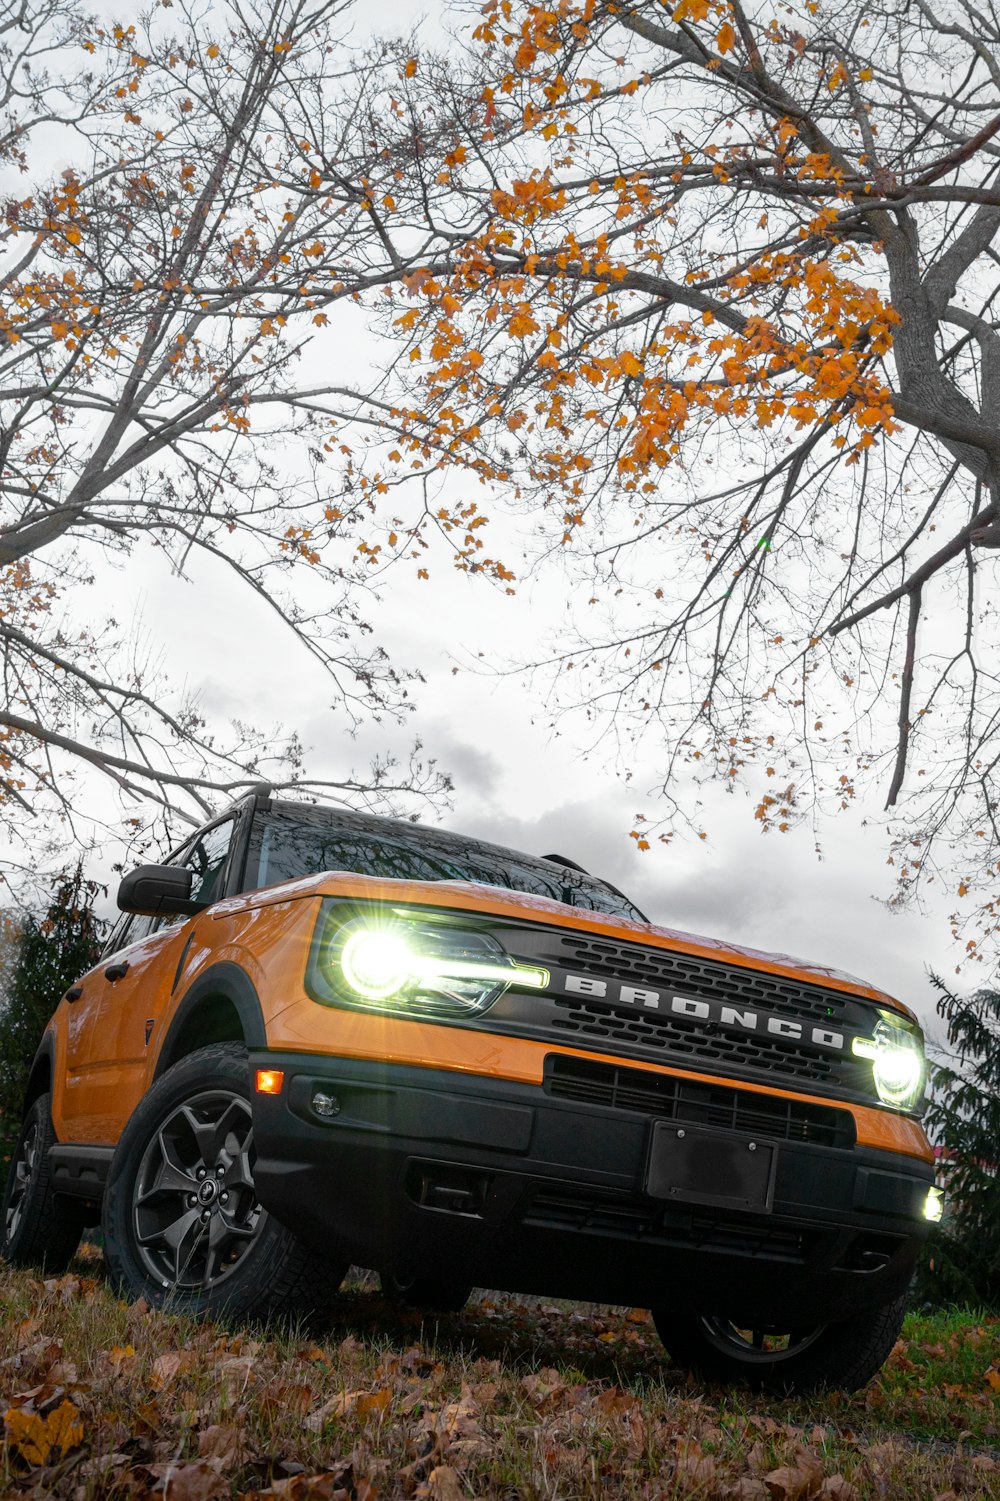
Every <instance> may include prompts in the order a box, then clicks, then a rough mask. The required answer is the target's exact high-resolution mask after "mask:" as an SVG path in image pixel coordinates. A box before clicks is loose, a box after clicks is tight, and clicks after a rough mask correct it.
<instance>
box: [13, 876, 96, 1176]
mask: <svg viewBox="0 0 1000 1501" xmlns="http://www.w3.org/2000/svg"><path fill="white" fill-rule="evenodd" d="M98 890H99V888H98V886H97V885H96V883H95V882H93V881H86V880H84V878H83V872H82V870H81V867H80V866H79V865H78V866H77V867H76V869H75V870H74V871H72V872H70V873H64V874H63V875H62V876H60V877H59V878H58V881H57V884H56V887H55V891H54V892H53V897H52V902H51V904H50V906H49V908H48V911H47V912H46V913H45V914H44V916H43V917H40V918H39V917H35V916H28V917H26V918H25V919H24V920H23V922H22V923H21V924H20V931H19V932H18V933H16V934H15V936H14V939H13V944H14V949H13V958H12V961H11V963H10V965H9V968H8V972H7V977H6V983H5V984H4V987H3V990H4V994H3V1000H2V1002H0V1178H2V1177H3V1176H5V1173H6V1158H7V1157H8V1156H9V1154H10V1150H11V1146H12V1145H13V1142H14V1138H15V1137H16V1136H17V1132H18V1130H19V1128H20V1124H21V1109H22V1104H23V1101H24V1091H25V1087H26V1085H27V1082H28V1075H29V1073H30V1071H31V1064H32V1061H33V1059H34V1056H35V1053H36V1051H37V1049H38V1044H39V1043H40V1042H41V1040H42V1033H43V1032H44V1031H45V1028H46V1026H47V1025H48V1021H49V1018H50V1017H51V1015H52V1013H53V1011H54V1010H55V1008H56V1006H57V1004H58V1002H59V1000H60V997H61V996H62V994H63V992H64V991H65V990H66V989H67V987H68V986H69V985H71V984H72V983H73V981H74V980H75V979H77V978H78V977H79V976H80V975H82V974H83V972H84V971H85V970H88V969H90V967H91V965H93V964H95V963H96V962H97V958H98V955H99V954H100V951H101V943H102V941H103V939H102V931H103V927H104V924H103V923H102V922H101V921H100V919H99V918H97V917H95V915H94V912H93V907H92V903H93V901H94V898H95V897H96V895H97V892H98Z"/></svg>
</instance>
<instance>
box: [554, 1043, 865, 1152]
mask: <svg viewBox="0 0 1000 1501" xmlns="http://www.w3.org/2000/svg"><path fill="white" fill-rule="evenodd" d="M545 1089H546V1091H547V1092H548V1093H549V1094H551V1095H555V1096H556V1097H558V1098H559V1099H564V1100H578V1101H580V1102H581V1103H586V1104H591V1105H608V1106H610V1107H611V1108H612V1109H616V1110H634V1111H638V1112H639V1113H641V1114H643V1115H655V1116H658V1117H659V1118H660V1119H662V1120H675V1121H685V1122H688V1123H690V1124H692V1125H702V1126H715V1127H717V1128H719V1129H721V1130H723V1131H739V1132H747V1133H750V1134H752V1135H754V1136H773V1137H777V1138H778V1139H779V1140H781V1141H805V1142H812V1143H814V1144H816V1145H817V1146H824V1147H852V1146H853V1145H854V1142H855V1139H856V1133H855V1129H854V1117H853V1116H852V1115H851V1113H850V1111H849V1110H836V1109H834V1108H832V1107H830V1106H827V1105H811V1104H808V1103H807V1102H806V1101H803V1100H788V1099H782V1098H780V1097H779V1096H775V1095H765V1094H755V1093H753V1092H751V1091H750V1090H745V1089H727V1088H724V1087H723V1086H721V1085H714V1084H702V1083H699V1082H697V1081H696V1080H692V1079H678V1078H672V1077H671V1076H670V1075H667V1074H654V1073H651V1072H649V1071H647V1070H645V1069H637V1068H619V1067H618V1066H617V1065H615V1064H613V1063H589V1062H587V1061H586V1060H585V1059H580V1058H563V1057H560V1056H558V1055H554V1056H551V1057H549V1058H548V1059H546V1065H545Z"/></svg>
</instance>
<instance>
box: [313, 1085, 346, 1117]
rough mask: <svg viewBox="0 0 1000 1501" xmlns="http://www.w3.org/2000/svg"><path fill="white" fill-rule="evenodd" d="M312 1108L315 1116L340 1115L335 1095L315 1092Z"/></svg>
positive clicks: (338, 1102) (338, 1103)
mask: <svg viewBox="0 0 1000 1501" xmlns="http://www.w3.org/2000/svg"><path fill="white" fill-rule="evenodd" d="M312 1106H313V1109H314V1110H315V1112H316V1114H317V1115H322V1116H327V1117H328V1116H331V1115H339V1114H340V1101H339V1100H338V1099H337V1096H336V1095H335V1094H323V1093H322V1092H321V1091H320V1090H317V1091H316V1093H315V1094H314V1095H313V1099H312Z"/></svg>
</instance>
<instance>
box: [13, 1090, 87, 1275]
mask: <svg viewBox="0 0 1000 1501" xmlns="http://www.w3.org/2000/svg"><path fill="white" fill-rule="evenodd" d="M55 1141H56V1133H55V1131H54V1130H53V1129H52V1100H51V1096H49V1095H47V1094H43V1095H39V1097H38V1099H37V1100H35V1101H34V1102H33V1103H32V1104H31V1105H30V1107H29V1109H28V1112H27V1114H26V1115H25V1117H24V1122H23V1124H22V1126H21V1131H20V1134H19V1135H18V1138H17V1143H16V1145H15V1147H14V1150H13V1152H12V1153H11V1158H10V1167H9V1169H8V1172H7V1186H6V1188H5V1190H4V1196H3V1211H2V1213H0V1256H3V1259H4V1260H5V1261H8V1262H10V1264H11V1265H12V1266H37V1267H41V1268H42V1270H43V1271H46V1272H64V1271H65V1270H66V1268H67V1267H68V1266H69V1264H70V1262H71V1261H72V1260H73V1257H74V1256H75V1255H76V1250H77V1247H78V1246H79V1244H80V1236H81V1235H82V1234H83V1227H84V1224H85V1222H86V1220H87V1219H88V1217H89V1218H90V1219H93V1218H94V1215H93V1211H92V1210H91V1211H90V1212H89V1216H88V1211H87V1210H86V1209H85V1208H84V1206H83V1205H82V1204H79V1205H78V1204H76V1203H74V1201H73V1200H72V1199H67V1198H66V1197H65V1196H64V1195H62V1194H57V1193H54V1192H53V1190H52V1176H51V1172H50V1170H49V1149H50V1147H53V1146H54V1145H55Z"/></svg>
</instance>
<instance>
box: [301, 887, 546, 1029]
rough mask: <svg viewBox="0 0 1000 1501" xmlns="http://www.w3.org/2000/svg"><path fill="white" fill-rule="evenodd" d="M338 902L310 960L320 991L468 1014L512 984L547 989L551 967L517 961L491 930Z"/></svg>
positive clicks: (429, 1013)
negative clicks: (347, 908)
mask: <svg viewBox="0 0 1000 1501" xmlns="http://www.w3.org/2000/svg"><path fill="white" fill-rule="evenodd" d="M341 917H342V909H339V910H338V909H336V908H335V909H333V910H332V911H331V913H330V914H329V916H328V919H327V922H326V923H325V924H324V925H323V927H322V928H321V930H320V933H319V935H318V938H317V943H316V945H315V947H314V951H313V957H312V960H311V961H310V978H311V981H312V985H311V988H312V989H313V991H314V993H316V994H317V998H318V999H322V1000H329V1001H333V1002H340V1003H341V1004H346V1005H350V1006H360V1007H365V1008H371V1009H372V1010H377V1011H391V1012H395V1013H396V1014H397V1015H404V1016H425V1017H433V1016H469V1015H474V1014H475V1013H476V1012H480V1011H485V1010H486V1009H487V1008H488V1007H489V1006H492V1005H493V1003H494V1002H495V1001H496V1000H498V999H499V997H500V996H501V995H503V993H504V991H505V990H507V989H508V988H509V987H510V986H512V985H514V986H517V987H518V988H519V989H523V988H527V989H533V990H540V989H543V988H544V987H545V986H546V985H547V984H548V983H549V973H548V971H547V970H545V969H541V968H539V967H537V966H535V965H530V964H519V963H518V962H517V960H516V959H513V958H512V957H511V956H510V955H509V954H508V953H506V952H505V950H504V949H503V948H502V947H501V945H500V944H499V943H498V942H497V940H496V939H495V938H493V937H492V936H491V935H490V934H489V933H481V932H476V931H475V929H473V928H465V927H462V926H460V925H458V924H456V923H455V922H454V921H450V920H440V919H437V918H434V917H424V916H423V915H422V914H420V913H417V912H414V913H409V912H406V911H404V910H397V911H395V912H388V913H385V914H375V915H371V916H367V915H366V916H358V915H356V909H355V915H348V920H347V921H342V920H340V919H341Z"/></svg>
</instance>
